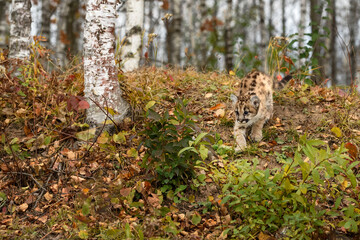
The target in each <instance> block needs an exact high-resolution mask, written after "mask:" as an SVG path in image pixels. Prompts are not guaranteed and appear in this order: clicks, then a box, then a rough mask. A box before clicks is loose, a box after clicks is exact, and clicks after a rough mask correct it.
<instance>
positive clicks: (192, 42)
mask: <svg viewBox="0 0 360 240" xmlns="http://www.w3.org/2000/svg"><path fill="white" fill-rule="evenodd" d="M193 5H194V1H193V0H187V2H186V14H187V17H186V18H187V21H188V22H187V26H188V28H187V30H186V31H187V38H188V39H189V48H188V53H187V56H186V57H187V61H188V64H189V65H190V66H196V65H197V64H196V62H195V58H196V57H195V52H196V51H195V49H196V35H195V34H194V33H195V16H194V10H193Z"/></svg>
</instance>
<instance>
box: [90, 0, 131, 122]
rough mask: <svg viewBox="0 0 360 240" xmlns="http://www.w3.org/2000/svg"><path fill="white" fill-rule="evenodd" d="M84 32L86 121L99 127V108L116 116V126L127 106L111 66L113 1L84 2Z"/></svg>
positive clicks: (113, 66) (113, 55) (112, 65)
mask: <svg viewBox="0 0 360 240" xmlns="http://www.w3.org/2000/svg"><path fill="white" fill-rule="evenodd" d="M86 11H87V12H86V24H85V29H84V82H85V89H84V93H85V97H86V98H87V100H88V103H89V104H90V108H89V109H88V110H87V113H86V119H87V122H89V123H90V125H92V126H93V125H100V124H101V123H102V122H103V121H104V120H105V119H106V116H105V114H104V113H103V112H102V110H101V109H100V108H99V107H98V106H97V105H96V104H95V103H94V102H93V101H95V102H97V103H98V104H99V105H100V106H101V107H102V108H104V107H109V108H111V109H113V110H115V111H116V112H118V113H119V114H117V115H115V116H114V119H115V121H116V122H120V121H121V120H122V119H123V118H124V117H125V115H126V114H127V112H128V109H129V106H128V104H127V103H126V102H125V101H124V100H123V98H122V96H121V95H122V91H121V89H120V84H119V82H118V76H117V75H118V72H117V68H116V66H115V53H114V52H115V35H114V29H115V21H116V0H102V1H98V0H88V2H87V7H86Z"/></svg>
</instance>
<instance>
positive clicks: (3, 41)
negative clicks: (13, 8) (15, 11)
mask: <svg viewBox="0 0 360 240" xmlns="http://www.w3.org/2000/svg"><path fill="white" fill-rule="evenodd" d="M7 5H8V4H7V1H5V0H0V48H1V49H5V48H7V47H6V45H7V44H8V36H9V27H8V24H7V22H6V19H7V9H8V6H7Z"/></svg>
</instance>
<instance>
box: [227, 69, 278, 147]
mask: <svg viewBox="0 0 360 240" xmlns="http://www.w3.org/2000/svg"><path fill="white" fill-rule="evenodd" d="M272 94H273V83H272V79H271V78H270V77H269V76H268V75H266V74H264V73H262V72H259V71H255V70H254V71H252V72H250V73H248V74H247V75H246V76H245V77H244V78H243V79H241V81H240V89H239V94H238V95H237V96H235V95H231V100H232V101H233V108H234V116H235V125H234V137H235V141H236V149H235V150H236V151H242V150H244V149H245V148H246V129H247V128H249V127H251V133H250V137H251V138H252V139H253V140H255V141H260V140H261V139H262V129H263V126H264V124H265V122H266V121H267V120H269V119H270V118H271V116H272V112H273V98H272Z"/></svg>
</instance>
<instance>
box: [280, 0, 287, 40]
mask: <svg viewBox="0 0 360 240" xmlns="http://www.w3.org/2000/svg"><path fill="white" fill-rule="evenodd" d="M285 6H286V1H285V0H281V23H282V36H283V37H286V17H285Z"/></svg>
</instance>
